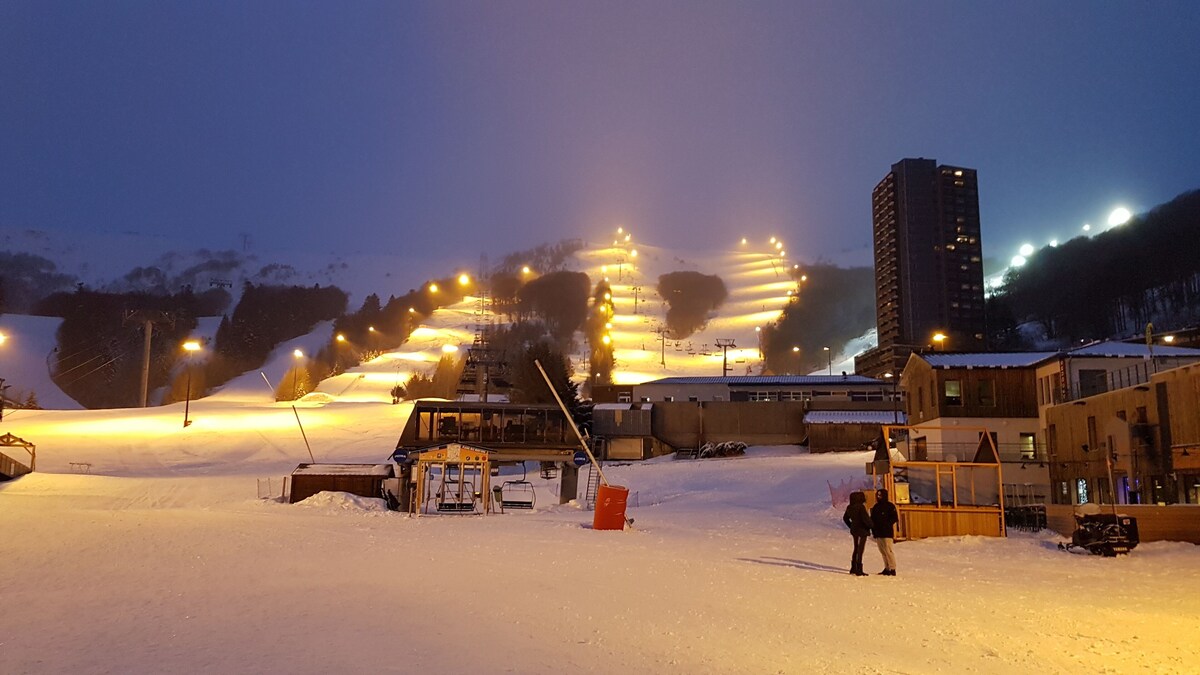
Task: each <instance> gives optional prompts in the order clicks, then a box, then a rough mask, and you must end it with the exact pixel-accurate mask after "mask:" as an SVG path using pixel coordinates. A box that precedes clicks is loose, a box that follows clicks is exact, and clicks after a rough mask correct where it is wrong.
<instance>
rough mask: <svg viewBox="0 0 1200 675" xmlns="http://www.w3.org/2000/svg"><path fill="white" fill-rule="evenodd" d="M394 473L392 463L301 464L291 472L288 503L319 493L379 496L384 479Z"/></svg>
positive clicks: (380, 496)
mask: <svg viewBox="0 0 1200 675" xmlns="http://www.w3.org/2000/svg"><path fill="white" fill-rule="evenodd" d="M395 475H396V474H395V467H394V465H392V464H301V465H300V466H298V467H296V470H295V471H293V472H292V476H291V482H292V487H291V496H290V497H289V498H288V503H290V504H295V503H296V502H300V501H304V500H305V499H308V498H309V497H311V496H313V495H315V494H317V493H318V492H348V493H350V494H352V495H358V496H359V497H372V498H382V497H383V481H384V480H386V479H388V478H391V477H393V476H395Z"/></svg>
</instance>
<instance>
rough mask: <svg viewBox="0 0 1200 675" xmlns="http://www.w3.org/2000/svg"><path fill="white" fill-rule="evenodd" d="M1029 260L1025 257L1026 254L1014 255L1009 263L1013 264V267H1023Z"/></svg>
mask: <svg viewBox="0 0 1200 675" xmlns="http://www.w3.org/2000/svg"><path fill="white" fill-rule="evenodd" d="M1027 262H1029V261H1028V260H1026V259H1025V256H1023V255H1014V256H1013V259H1012V262H1011V263H1009V264H1010V265H1012V266H1013V267H1023V266H1024V265H1025V263H1027Z"/></svg>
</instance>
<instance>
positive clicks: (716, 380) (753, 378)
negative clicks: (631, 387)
mask: <svg viewBox="0 0 1200 675" xmlns="http://www.w3.org/2000/svg"><path fill="white" fill-rule="evenodd" d="M647 384H675V385H678V384H725V385H729V386H731V387H747V386H750V387H801V386H806V385H807V386H829V385H834V384H883V382H882V381H881V380H877V379H875V378H873V377H866V376H864V375H735V376H730V377H716V376H714V377H664V378H662V379H661V380H651V381H649V382H643V383H642V385H647ZM642 385H639V386H642Z"/></svg>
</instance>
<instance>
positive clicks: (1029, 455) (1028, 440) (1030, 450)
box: [1019, 433, 1037, 459]
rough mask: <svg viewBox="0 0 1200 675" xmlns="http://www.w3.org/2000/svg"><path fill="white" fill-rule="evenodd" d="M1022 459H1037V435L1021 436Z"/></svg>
mask: <svg viewBox="0 0 1200 675" xmlns="http://www.w3.org/2000/svg"><path fill="white" fill-rule="evenodd" d="M1019 438H1020V445H1021V459H1037V434H1025V433H1023V434H1020V435H1019Z"/></svg>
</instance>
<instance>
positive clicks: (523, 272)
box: [521, 265, 532, 274]
mask: <svg viewBox="0 0 1200 675" xmlns="http://www.w3.org/2000/svg"><path fill="white" fill-rule="evenodd" d="M531 271H532V270H530V269H529V265H526V266H524V267H522V268H521V274H529V273H530V272H531Z"/></svg>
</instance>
